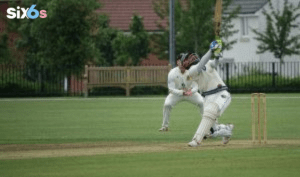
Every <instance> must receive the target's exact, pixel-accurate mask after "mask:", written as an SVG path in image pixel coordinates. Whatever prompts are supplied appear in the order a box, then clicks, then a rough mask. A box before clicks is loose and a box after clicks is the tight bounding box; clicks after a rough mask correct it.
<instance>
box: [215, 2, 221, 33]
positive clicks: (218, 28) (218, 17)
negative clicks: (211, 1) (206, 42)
mask: <svg viewBox="0 0 300 177" xmlns="http://www.w3.org/2000/svg"><path fill="white" fill-rule="evenodd" d="M221 21H222V0H216V6H215V16H214V29H215V35H216V37H219V36H220V31H221Z"/></svg>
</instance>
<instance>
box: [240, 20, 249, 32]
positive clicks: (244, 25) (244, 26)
mask: <svg viewBox="0 0 300 177" xmlns="http://www.w3.org/2000/svg"><path fill="white" fill-rule="evenodd" d="M241 34H242V36H248V34H249V30H248V17H242V18H241Z"/></svg>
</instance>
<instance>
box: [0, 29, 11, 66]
mask: <svg viewBox="0 0 300 177" xmlns="http://www.w3.org/2000/svg"><path fill="white" fill-rule="evenodd" d="M0 54H1V55H0V64H1V63H7V62H9V61H10V52H9V49H8V36H7V34H6V33H2V34H1V35H0Z"/></svg>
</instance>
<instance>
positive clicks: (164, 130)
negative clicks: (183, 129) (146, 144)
mask: <svg viewBox="0 0 300 177" xmlns="http://www.w3.org/2000/svg"><path fill="white" fill-rule="evenodd" d="M168 130H169V128H168V127H161V128H160V129H159V130H158V131H160V132H167V131H168Z"/></svg>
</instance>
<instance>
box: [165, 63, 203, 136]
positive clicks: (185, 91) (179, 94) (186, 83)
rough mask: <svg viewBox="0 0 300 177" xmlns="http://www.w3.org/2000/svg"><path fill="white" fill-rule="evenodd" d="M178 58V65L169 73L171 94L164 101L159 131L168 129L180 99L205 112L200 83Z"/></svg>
mask: <svg viewBox="0 0 300 177" xmlns="http://www.w3.org/2000/svg"><path fill="white" fill-rule="evenodd" d="M178 59H179V60H177V65H178V66H177V67H175V68H173V69H172V70H171V71H170V72H169V74H168V89H169V95H168V96H167V98H166V100H165V103H164V107H163V123H162V127H161V129H159V131H168V128H169V118H170V113H171V110H172V108H173V107H174V106H175V105H176V104H177V103H178V102H180V101H188V102H190V103H193V104H194V105H196V106H197V107H198V108H199V109H200V112H201V113H202V112H203V97H202V96H201V95H200V94H199V93H198V85H197V83H196V82H195V81H193V80H192V79H191V78H190V77H189V72H188V70H186V68H184V67H183V66H182V65H181V61H180V59H181V58H178ZM191 64H192V63H191Z"/></svg>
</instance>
